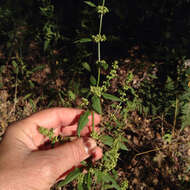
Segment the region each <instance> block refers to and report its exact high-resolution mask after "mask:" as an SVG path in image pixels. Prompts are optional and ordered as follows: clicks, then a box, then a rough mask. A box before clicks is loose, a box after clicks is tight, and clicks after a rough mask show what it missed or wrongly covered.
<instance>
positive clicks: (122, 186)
mask: <svg viewBox="0 0 190 190" xmlns="http://www.w3.org/2000/svg"><path fill="white" fill-rule="evenodd" d="M128 188H129V182H128V180H127V179H126V180H124V181H123V182H122V183H121V190H126V189H128Z"/></svg>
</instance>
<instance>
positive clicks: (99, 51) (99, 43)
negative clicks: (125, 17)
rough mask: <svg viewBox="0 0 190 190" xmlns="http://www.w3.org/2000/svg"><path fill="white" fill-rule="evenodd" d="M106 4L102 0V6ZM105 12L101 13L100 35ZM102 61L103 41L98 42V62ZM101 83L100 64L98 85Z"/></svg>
mask: <svg viewBox="0 0 190 190" xmlns="http://www.w3.org/2000/svg"><path fill="white" fill-rule="evenodd" d="M104 5H105V0H103V2H102V6H103V7H104ZM103 15H104V14H103V13H101V15H100V25H99V33H98V34H99V35H101V32H102V21H103ZM100 61H101V42H100V41H99V42H98V63H100ZM99 83H100V66H99V65H98V80H97V86H99Z"/></svg>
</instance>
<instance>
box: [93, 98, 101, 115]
mask: <svg viewBox="0 0 190 190" xmlns="http://www.w3.org/2000/svg"><path fill="white" fill-rule="evenodd" d="M91 100H92V108H93V109H94V111H96V112H97V113H99V114H102V107H101V103H100V98H99V97H98V96H96V95H94V96H93V97H92V99H91Z"/></svg>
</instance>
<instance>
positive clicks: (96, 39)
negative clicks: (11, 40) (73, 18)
mask: <svg viewBox="0 0 190 190" xmlns="http://www.w3.org/2000/svg"><path fill="white" fill-rule="evenodd" d="M92 39H93V40H94V42H96V43H99V42H104V41H106V36H105V35H104V34H103V35H101V34H97V35H92Z"/></svg>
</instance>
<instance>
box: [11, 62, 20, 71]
mask: <svg viewBox="0 0 190 190" xmlns="http://www.w3.org/2000/svg"><path fill="white" fill-rule="evenodd" d="M12 65H13V67H14V72H15V73H16V74H18V72H19V68H18V64H17V62H16V61H15V60H13V61H12Z"/></svg>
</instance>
